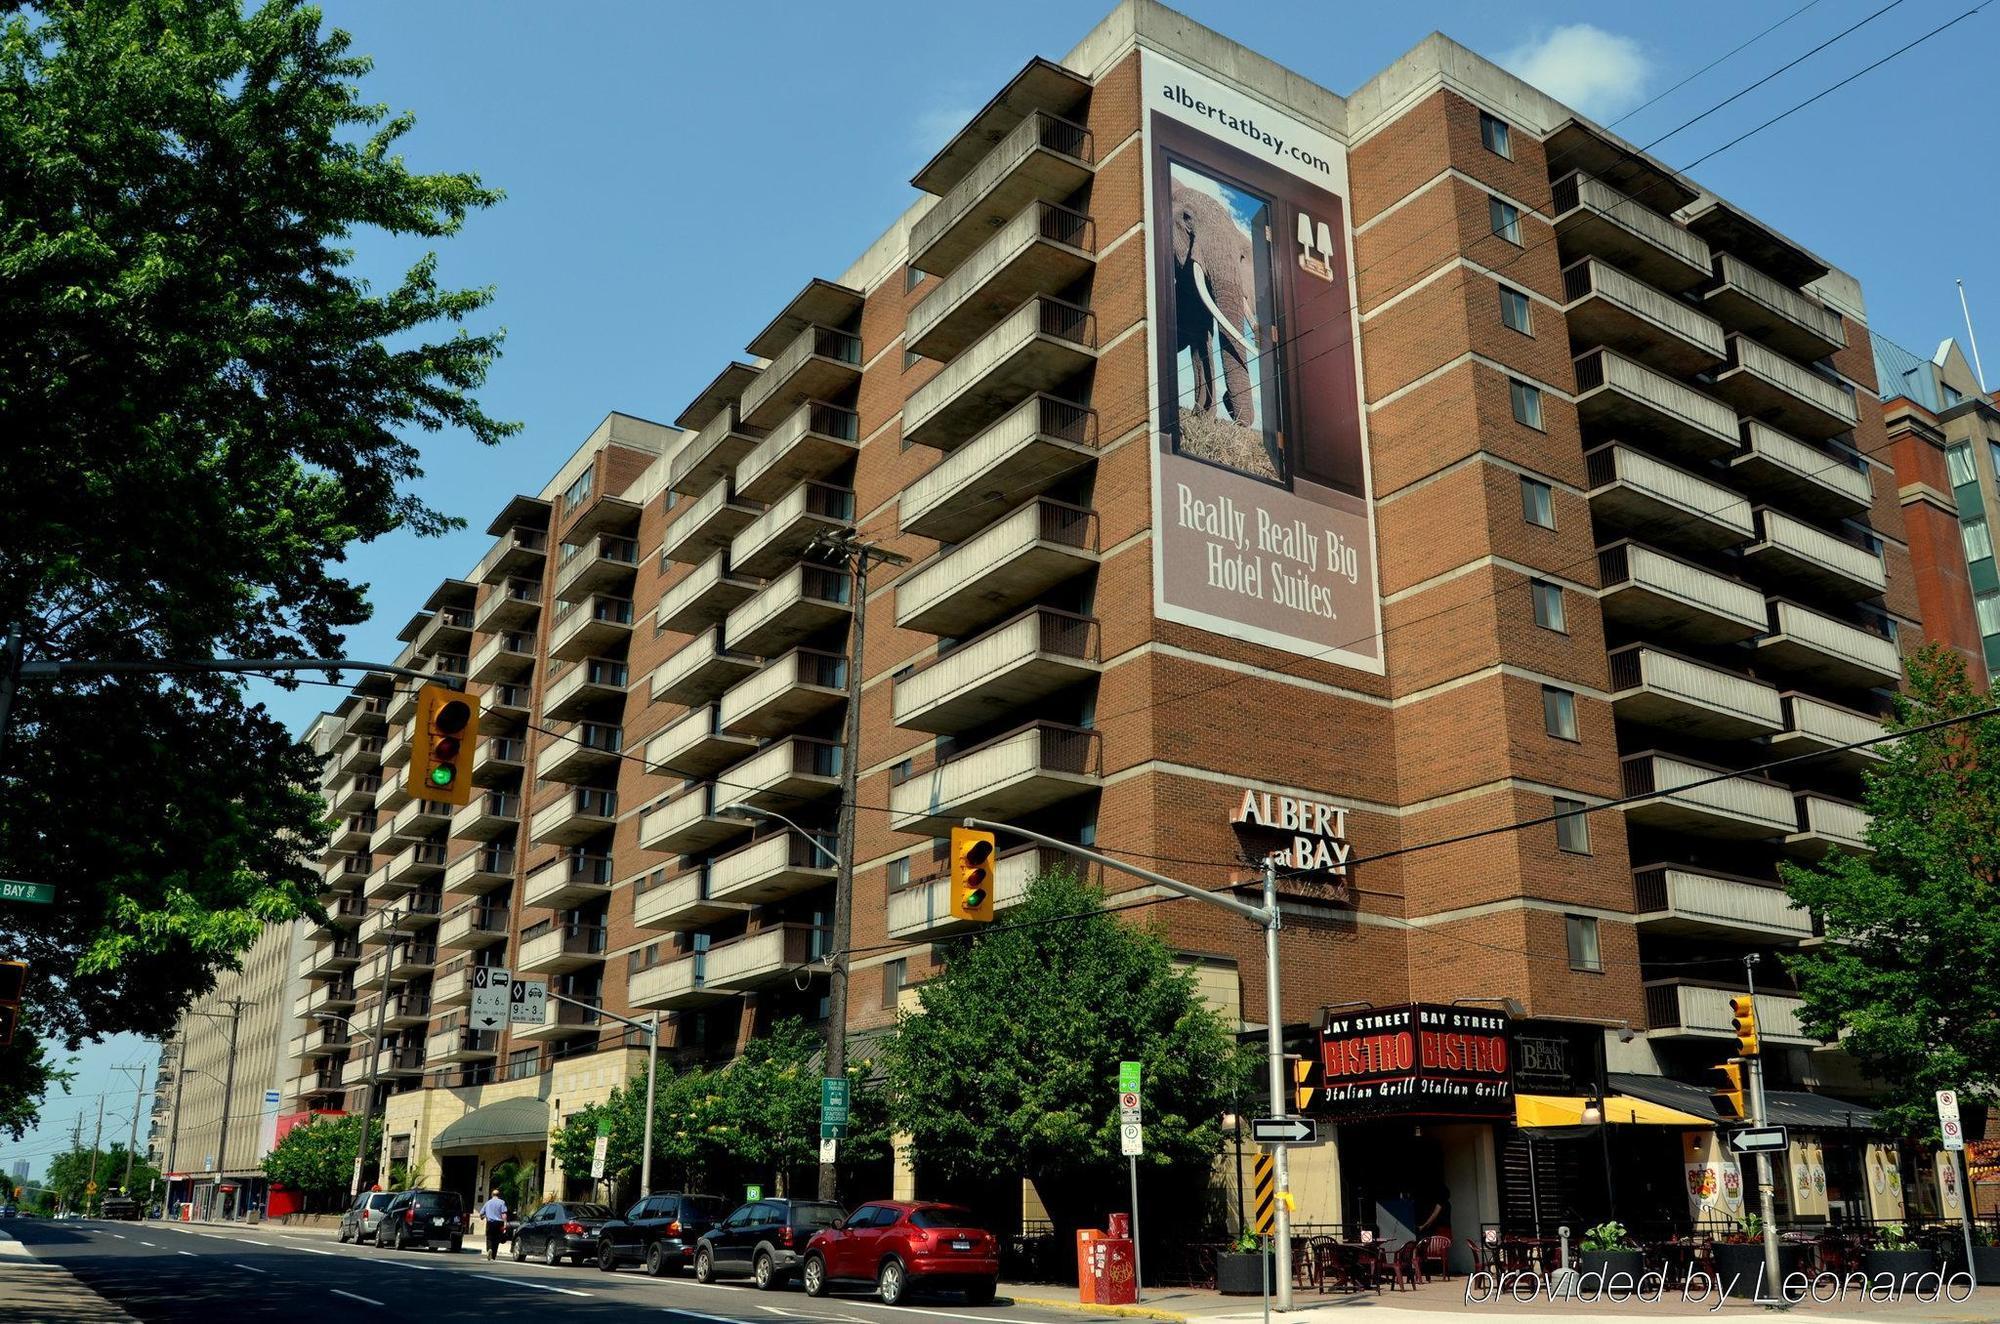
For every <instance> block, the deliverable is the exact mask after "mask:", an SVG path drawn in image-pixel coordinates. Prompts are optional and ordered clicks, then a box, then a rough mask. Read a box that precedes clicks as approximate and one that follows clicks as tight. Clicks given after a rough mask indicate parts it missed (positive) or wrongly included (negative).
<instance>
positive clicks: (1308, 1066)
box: [1285, 1053, 1319, 1112]
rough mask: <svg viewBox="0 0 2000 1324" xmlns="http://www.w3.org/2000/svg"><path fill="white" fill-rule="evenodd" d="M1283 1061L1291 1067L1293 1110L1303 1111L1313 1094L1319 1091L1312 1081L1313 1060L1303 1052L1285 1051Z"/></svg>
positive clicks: (1310, 1101)
mask: <svg viewBox="0 0 2000 1324" xmlns="http://www.w3.org/2000/svg"><path fill="white" fill-rule="evenodd" d="M1285 1062H1286V1064H1287V1065H1288V1066H1290V1067H1291V1069H1292V1105H1293V1110H1294V1111H1295V1112H1304V1111H1305V1110H1306V1109H1307V1108H1308V1107H1310V1106H1311V1104H1312V1101H1313V1095H1315V1094H1317V1093H1319V1090H1318V1089H1317V1088H1316V1087H1315V1086H1314V1085H1313V1083H1312V1074H1313V1060H1312V1059H1311V1058H1309V1057H1306V1056H1304V1055H1303V1054H1299V1053H1287V1054H1285Z"/></svg>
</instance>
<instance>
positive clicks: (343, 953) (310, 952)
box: [298, 938, 361, 979]
mask: <svg viewBox="0 0 2000 1324" xmlns="http://www.w3.org/2000/svg"><path fill="white" fill-rule="evenodd" d="M359 964H361V944H360V943H358V942H356V941H355V940H354V939H352V938H336V939H334V940H333V941H331V942H316V943H314V944H313V945H312V946H311V947H309V948H307V949H306V954H305V955H304V956H302V957H300V958H299V964H298V973H299V978H301V979H320V978H324V977H325V976H328V975H337V974H339V973H340V972H341V971H343V970H352V969H353V968H354V967H355V966H357V965H359Z"/></svg>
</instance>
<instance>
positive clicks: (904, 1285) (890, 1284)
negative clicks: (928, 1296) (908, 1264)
mask: <svg viewBox="0 0 2000 1324" xmlns="http://www.w3.org/2000/svg"><path fill="white" fill-rule="evenodd" d="M909 1290H910V1274H909V1271H908V1270H907V1269H905V1268H903V1262H902V1261H901V1260H897V1259H888V1260H884V1261H882V1267H881V1268H880V1269H878V1270H877V1271H876V1273H875V1295H877V1296H879V1297H881V1298H882V1304H883V1305H885V1306H898V1305H901V1304H902V1303H903V1297H904V1296H905V1295H906V1294H907V1293H908V1292H909Z"/></svg>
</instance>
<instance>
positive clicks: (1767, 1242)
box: [1743, 952, 1785, 1301]
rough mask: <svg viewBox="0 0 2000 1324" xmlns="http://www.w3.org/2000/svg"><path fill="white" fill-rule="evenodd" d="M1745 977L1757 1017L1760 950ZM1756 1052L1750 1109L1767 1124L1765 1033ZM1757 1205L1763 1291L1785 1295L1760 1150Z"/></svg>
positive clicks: (1746, 962) (1746, 964)
mask: <svg viewBox="0 0 2000 1324" xmlns="http://www.w3.org/2000/svg"><path fill="white" fill-rule="evenodd" d="M1743 978H1744V981H1745V984H1746V985H1747V988H1748V991H1749V994H1750V1011H1751V1019H1752V1021H1753V1022H1754V1021H1755V1020H1756V1011H1757V953H1755V952H1751V953H1750V954H1749V955H1748V956H1745V957H1744V958H1743ZM1758 1038H1759V1043H1758V1045H1757V1052H1755V1053H1752V1054H1750V1055H1749V1056H1748V1057H1746V1058H1745V1060H1744V1064H1745V1065H1746V1066H1748V1067H1749V1068H1750V1110H1751V1112H1752V1113H1753V1114H1754V1115H1755V1118H1754V1120H1755V1123H1756V1125H1758V1126H1762V1125H1764V1052H1763V1043H1762V1035H1761V1034H1760V1035H1759V1036H1758ZM1757 1205H1758V1217H1759V1218H1760V1219H1761V1220H1762V1222H1763V1224H1764V1293H1765V1294H1766V1295H1768V1296H1773V1297H1776V1298H1777V1299H1779V1300H1781V1301H1782V1300H1783V1299H1784V1291H1785V1289H1784V1286H1783V1284H1782V1283H1780V1282H1779V1280H1778V1229H1777V1228H1776V1226H1774V1223H1775V1220H1774V1219H1773V1218H1772V1217H1771V1215H1772V1211H1773V1210H1774V1209H1776V1207H1777V1200H1776V1192H1774V1191H1773V1190H1772V1188H1771V1156H1770V1155H1769V1154H1766V1153H1764V1152H1762V1151H1761V1150H1760V1151H1759V1152H1758V1154H1757Z"/></svg>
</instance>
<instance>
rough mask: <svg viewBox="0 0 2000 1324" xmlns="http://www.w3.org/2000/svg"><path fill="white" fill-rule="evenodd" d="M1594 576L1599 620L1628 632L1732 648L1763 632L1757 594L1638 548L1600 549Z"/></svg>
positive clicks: (1762, 610)
mask: <svg viewBox="0 0 2000 1324" xmlns="http://www.w3.org/2000/svg"><path fill="white" fill-rule="evenodd" d="M1597 573H1598V579H1599V582H1601V583H1602V584H1603V585H1604V588H1603V591H1602V593H1601V594H1600V596H1599V598H1598V601H1599V603H1600V605H1601V606H1602V608H1603V611H1604V614H1605V616H1606V617H1607V618H1609V619H1611V620H1614V621H1618V622H1619V623H1621V624H1623V625H1626V626H1629V627H1631V628H1633V629H1637V630H1642V631H1657V632H1659V633H1661V634H1664V635H1667V636H1669V637H1674V638H1678V639H1690V640H1695V641H1698V642H1701V643H1733V642H1736V641H1738V640H1743V639H1748V638H1751V637H1752V636H1754V635H1758V634H1762V633H1763V632H1764V630H1765V629H1767V628H1768V625H1767V621H1766V616H1765V607H1764V595H1763V594H1762V593H1759V592H1758V591H1757V590H1756V589H1754V588H1752V587H1751V586H1750V585H1748V584H1745V583H1743V582H1742V581H1741V580H1736V579H1731V578H1729V577H1728V576H1727V575H1720V574H1717V573H1716V572H1714V571H1712V570H1707V569H1704V568H1703V567H1701V566H1698V565H1695V564H1693V563H1692V562H1689V561H1683V560H1681V559H1680V558H1678V557H1673V556H1668V555H1667V554H1666V553H1665V552H1660V551H1655V550H1654V549H1653V548H1651V547H1647V546H1646V545H1645V544H1643V543H1636V542H1617V543H1613V544H1611V545H1610V546H1609V547H1603V548H1600V549H1599V550H1598V553H1597Z"/></svg>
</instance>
